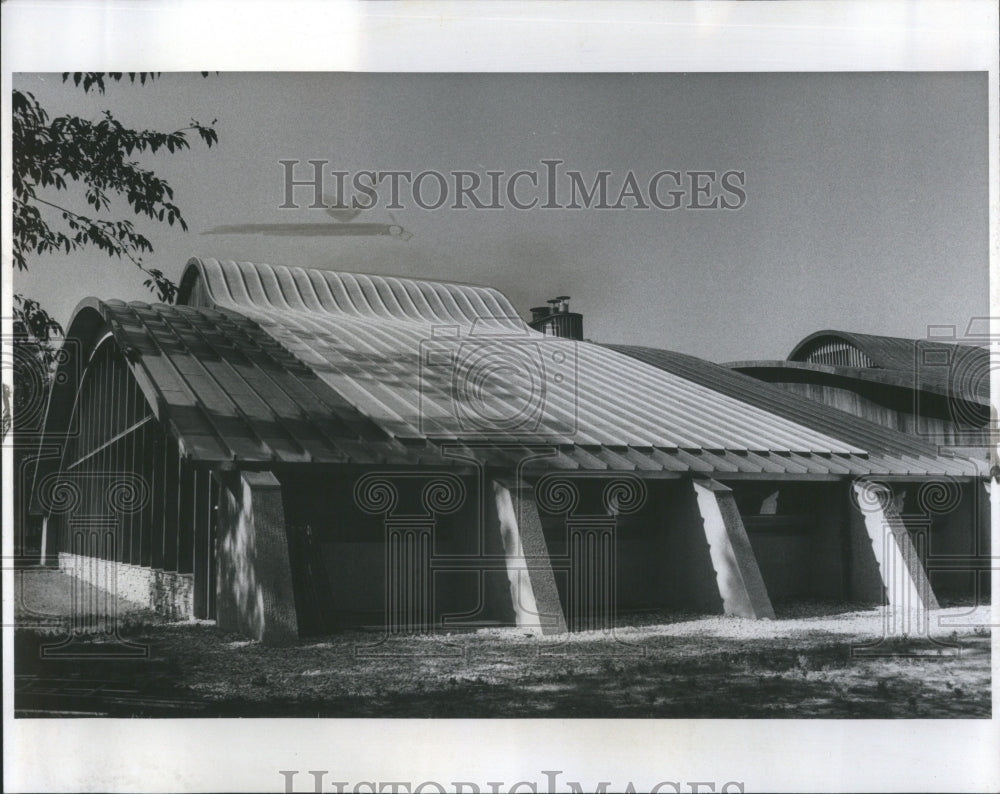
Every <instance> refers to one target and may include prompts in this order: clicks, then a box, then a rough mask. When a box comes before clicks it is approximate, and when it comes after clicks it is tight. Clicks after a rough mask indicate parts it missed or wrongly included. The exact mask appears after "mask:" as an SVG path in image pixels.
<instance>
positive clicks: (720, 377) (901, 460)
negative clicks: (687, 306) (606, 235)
mask: <svg viewBox="0 0 1000 794" xmlns="http://www.w3.org/2000/svg"><path fill="white" fill-rule="evenodd" d="M606 346H607V347H608V348H610V349H612V350H617V351H618V352H620V353H623V354H625V355H628V356H632V357H633V358H636V359H638V360H640V361H644V362H646V363H647V364H651V365H652V366H655V367H659V368H660V369H663V370H665V371H668V372H673V373H674V374H676V375H680V376H681V377H684V378H687V379H689V380H692V381H694V382H696V383H700V384H702V385H704V386H707V387H709V388H711V389H713V390H715V391H718V392H721V393H723V394H728V395H730V396H734V397H738V398H739V399H740V400H743V401H744V402H747V403H750V404H752V405H756V406H758V407H760V408H764V409H765V410H768V411H771V412H773V413H777V414H780V415H781V416H784V417H785V418H787V419H791V420H793V421H796V422H799V423H801V424H804V425H808V426H809V427H812V428H813V429H815V430H819V431H821V432H824V433H829V434H831V435H835V436H837V437H838V438H841V439H843V440H844V441H846V442H848V443H851V444H855V445H857V446H859V447H863V448H864V449H867V450H868V452H869V460H870V461H871V462H872V463H873V464H878V465H882V466H884V467H885V468H886V469H887V470H888V471H892V472H898V471H900V470H901V469H904V468H907V467H912V468H915V469H916V468H919V469H923V470H925V471H928V472H932V471H935V470H949V471H950V472H951V473H953V474H956V475H958V474H968V473H969V472H970V465H969V461H966V460H965V459H964V458H954V457H951V456H943V455H941V453H940V451H939V450H938V448H937V447H936V446H935V445H934V444H931V443H930V442H927V441H924V440H922V439H919V438H915V437H914V436H912V435H910V434H907V433H901V432H898V431H896V430H892V429H891V428H888V427H885V426H883V425H880V424H877V423H875V422H871V421H868V420H866V419H863V418H861V417H858V416H855V415H853V414H850V413H846V412H844V411H839V410H837V409H836V408H832V407H830V406H828V405H825V404H824V403H820V402H816V401H814V400H808V399H806V398H804V397H800V396H798V395H796V394H793V393H792V392H789V391H786V390H785V389H782V388H780V387H777V386H773V385H771V384H769V383H766V382H764V381H760V380H757V379H756V378H753V377H751V376H749V375H743V374H741V373H740V372H738V371H735V370H732V369H729V368H727V367H726V366H723V365H720V364H714V363H712V362H711V361H706V360H705V359H701V358H697V357H695V356H690V355H686V354H683V353H677V352H675V351H671V350H661V349H657V348H650V347H641V346H637V345H606ZM974 464H975V465H976V470H977V471H979V473H981V474H982V473H985V469H984V467H983V466H979V465H978V461H975V462H974Z"/></svg>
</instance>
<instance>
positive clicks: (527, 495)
mask: <svg viewBox="0 0 1000 794" xmlns="http://www.w3.org/2000/svg"><path fill="white" fill-rule="evenodd" d="M493 493H494V497H495V499H496V511H497V519H498V522H499V531H500V538H501V541H502V542H503V548H504V555H505V557H506V560H507V579H508V581H509V583H510V598H511V602H512V604H513V607H514V617H515V622H516V624H517V625H518V626H524V627H527V628H531V629H534V630H537V631H540V632H541V633H542V634H562V633H565V632H566V617H565V615H564V613H563V608H562V603H561V602H560V601H559V591H558V589H557V588H556V579H555V575H554V574H553V572H552V562H551V560H550V558H549V551H548V546H547V545H546V543H545V535H544V534H543V533H542V520H541V518H540V516H539V515H538V506H537V504H536V503H535V496H534V491H533V489H532V488H531V487H530V486H527V485H519V486H513V485H511V484H510V483H508V482H503V481H500V480H494V481H493Z"/></svg>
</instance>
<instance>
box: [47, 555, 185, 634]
mask: <svg viewBox="0 0 1000 794" xmlns="http://www.w3.org/2000/svg"><path fill="white" fill-rule="evenodd" d="M59 570H60V571H62V572H64V573H66V574H69V575H70V576H73V577H75V578H77V579H80V580H81V581H84V582H87V583H88V584H90V585H93V586H94V587H96V588H98V589H100V590H103V591H105V592H108V593H116V594H117V595H118V597H119V598H124V599H125V600H127V601H131V602H132V603H134V604H138V605H139V606H142V607H145V608H147V609H151V610H153V611H154V612H157V613H159V614H161V615H165V616H166V617H169V618H171V619H173V620H186V619H189V618H192V617H194V574H190V573H175V572H172V571H161V570H157V569H155V568H146V567H143V566H140V565H131V564H129V563H124V562H114V561H112V560H102V559H99V558H97V557H82V556H79V555H76V554H69V553H67V552H64V551H61V552H59Z"/></svg>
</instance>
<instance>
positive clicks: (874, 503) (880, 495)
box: [851, 482, 938, 610]
mask: <svg viewBox="0 0 1000 794" xmlns="http://www.w3.org/2000/svg"><path fill="white" fill-rule="evenodd" d="M851 487H852V488H853V490H854V495H855V501H856V509H858V510H860V511H861V513H862V515H863V517H864V528H865V532H866V534H867V540H868V543H867V547H868V548H870V549H871V553H872V555H874V559H875V562H876V564H877V565H878V571H879V575H880V577H881V581H882V586H883V587H884V588H885V598H886V603H888V604H889V606H891V607H895V608H900V609H914V610H928V609H937V608H938V602H937V598H935V597H934V591H933V590H932V589H931V583H930V581H929V580H928V579H927V573H926V571H925V570H924V566H923V563H922V562H921V561H920V555H919V554H918V553H917V549H916V548H915V547H914V545H913V541H912V540H911V539H910V534H909V533H908V532H907V531H906V526H905V524H904V523H903V519H902V518H901V517H900V515H899V512H898V510H897V509H896V506H895V505H894V504H893V499H892V491H891V490H890V489H888V488H887V487H885V486H884V485H880V484H877V483H869V482H855V483H853V484H852V486H851ZM862 548H863V549H864V548H865V547H864V546H863V547H862Z"/></svg>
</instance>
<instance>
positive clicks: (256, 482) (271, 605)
mask: <svg viewBox="0 0 1000 794" xmlns="http://www.w3.org/2000/svg"><path fill="white" fill-rule="evenodd" d="M222 508H223V510H222V513H223V514H222V516H221V520H220V522H219V528H218V559H217V565H218V576H217V578H216V583H217V584H216V606H217V609H216V611H217V620H218V625H219V628H221V629H224V630H227V631H236V632H239V633H241V634H246V635H249V636H251V637H254V638H256V639H257V640H259V641H260V642H262V643H266V644H268V645H281V644H285V643H290V642H294V641H295V640H296V639H297V638H298V618H297V615H296V611H295V597H294V595H293V591H292V569H291V564H290V562H289V557H288V539H287V537H286V534H285V511H284V505H283V503H282V499H281V484H280V483H279V482H278V480H277V478H276V477H275V476H274V474H272V473H271V472H240V475H239V479H238V481H236V482H235V483H233V485H232V486H231V487H230V488H226V489H225V494H224V498H223V499H222Z"/></svg>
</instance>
